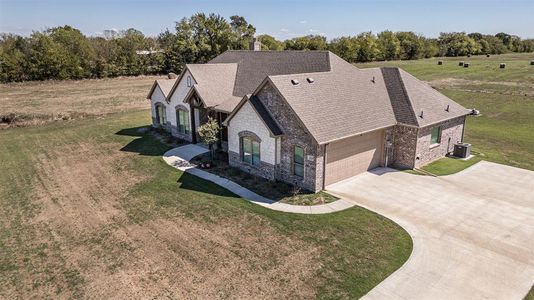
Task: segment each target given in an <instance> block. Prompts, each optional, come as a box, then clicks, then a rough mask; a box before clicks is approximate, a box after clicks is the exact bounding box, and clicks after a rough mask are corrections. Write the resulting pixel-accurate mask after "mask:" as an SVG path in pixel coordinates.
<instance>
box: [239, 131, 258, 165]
mask: <svg viewBox="0 0 534 300" xmlns="http://www.w3.org/2000/svg"><path fill="white" fill-rule="evenodd" d="M241 144H242V145H241V147H242V149H241V153H242V155H243V161H244V162H246V163H248V164H251V165H255V166H259V165H260V143H258V142H257V141H254V140H252V139H251V138H249V137H243V138H242V139H241Z"/></svg>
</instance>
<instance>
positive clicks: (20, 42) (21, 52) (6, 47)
mask: <svg viewBox="0 0 534 300" xmlns="http://www.w3.org/2000/svg"><path fill="white" fill-rule="evenodd" d="M27 52H28V42H27V40H26V39H24V38H23V37H21V36H17V35H13V34H1V35H0V82H12V81H23V80H25V79H26V78H27V74H26V69H27V59H26V57H27Z"/></svg>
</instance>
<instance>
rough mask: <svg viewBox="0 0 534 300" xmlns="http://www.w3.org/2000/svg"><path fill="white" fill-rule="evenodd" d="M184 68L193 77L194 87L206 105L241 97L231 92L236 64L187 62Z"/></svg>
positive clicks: (218, 103) (213, 105)
mask: <svg viewBox="0 0 534 300" xmlns="http://www.w3.org/2000/svg"><path fill="white" fill-rule="evenodd" d="M186 68H187V69H188V70H189V72H191V75H192V76H193V78H195V81H196V82H197V83H196V84H195V89H196V91H197V93H198V95H199V96H200V97H201V98H202V100H203V101H204V104H205V105H206V106H207V107H215V106H217V105H220V104H221V103H223V102H225V101H228V100H236V99H237V102H239V100H240V99H241V97H235V96H234V95H233V94H232V91H233V89H234V85H235V78H236V72H237V64H235V63H227V64H188V65H186ZM236 104H237V103H236ZM232 109H233V108H232Z"/></svg>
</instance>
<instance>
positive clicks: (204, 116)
mask: <svg viewBox="0 0 534 300" xmlns="http://www.w3.org/2000/svg"><path fill="white" fill-rule="evenodd" d="M185 102H188V103H189V106H190V107H191V112H190V118H191V142H192V143H193V144H198V145H200V146H202V147H207V146H206V145H204V144H202V142H201V138H200V135H199V134H198V128H199V127H200V126H202V125H203V124H205V123H207V122H208V119H209V118H213V119H215V120H216V121H217V124H219V127H220V130H219V141H218V142H217V144H216V145H215V147H216V149H220V150H222V151H224V152H227V151H228V128H227V127H226V126H224V125H223V122H224V120H225V119H226V118H227V117H228V113H226V112H222V111H217V110H215V109H213V108H210V107H206V105H205V104H204V102H203V101H202V99H201V98H200V97H199V96H198V94H197V93H196V92H194V91H193V92H192V93H191V94H190V96H189V97H187V98H186V100H185Z"/></svg>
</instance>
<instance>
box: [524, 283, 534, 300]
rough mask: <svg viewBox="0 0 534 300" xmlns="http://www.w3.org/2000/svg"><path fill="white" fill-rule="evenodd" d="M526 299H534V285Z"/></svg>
mask: <svg viewBox="0 0 534 300" xmlns="http://www.w3.org/2000/svg"><path fill="white" fill-rule="evenodd" d="M524 300H534V286H532V288H531V289H530V292H528V294H527V295H526V296H525V299H524Z"/></svg>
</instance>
